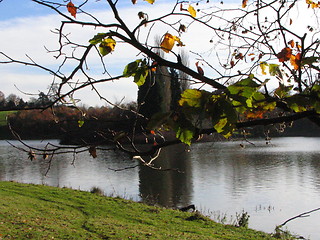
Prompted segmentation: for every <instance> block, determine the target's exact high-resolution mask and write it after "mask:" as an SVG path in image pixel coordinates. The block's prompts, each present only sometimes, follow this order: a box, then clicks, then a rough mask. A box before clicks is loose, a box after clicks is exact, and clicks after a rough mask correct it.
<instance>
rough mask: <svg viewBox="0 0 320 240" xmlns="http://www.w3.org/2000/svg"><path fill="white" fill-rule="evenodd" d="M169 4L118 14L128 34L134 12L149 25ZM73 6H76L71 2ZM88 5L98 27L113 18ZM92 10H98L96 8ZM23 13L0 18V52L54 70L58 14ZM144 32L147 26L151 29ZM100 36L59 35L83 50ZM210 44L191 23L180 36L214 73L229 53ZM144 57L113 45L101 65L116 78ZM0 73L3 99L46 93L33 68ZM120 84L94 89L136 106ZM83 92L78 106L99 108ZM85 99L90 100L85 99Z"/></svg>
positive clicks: (91, 31)
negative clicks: (145, 18)
mask: <svg viewBox="0 0 320 240" xmlns="http://www.w3.org/2000/svg"><path fill="white" fill-rule="evenodd" d="M19 1H21V0H19ZM168 2H171V4H168ZM174 2H175V1H166V2H163V1H159V3H158V2H156V4H154V5H150V4H148V3H146V2H144V1H139V4H136V5H132V4H131V2H130V1H128V2H127V3H124V2H121V5H120V8H119V14H120V16H121V17H122V18H123V19H124V21H125V22H126V23H128V27H129V28H130V29H133V28H134V27H135V26H136V25H137V24H138V23H139V22H140V21H141V20H140V19H139V18H138V16H137V13H138V12H139V11H142V12H145V13H147V14H148V16H149V19H153V18H157V17H160V16H162V15H163V14H165V13H168V12H170V11H171V10H172V9H170V6H173V4H174ZM74 3H75V4H76V2H74ZM89 3H90V4H88V9H89V10H92V9H93V10H92V13H93V15H94V16H95V17H97V18H98V19H99V20H100V21H101V22H103V23H105V24H109V23H111V22H114V18H113V13H112V12H111V11H110V10H108V8H107V7H106V3H105V1H100V2H97V3H95V4H93V3H92V2H89ZM97 4H98V5H97ZM119 4H120V3H119ZM226 5H227V4H226V3H225V4H224V6H226ZM240 5H241V4H240V3H237V5H232V4H229V5H228V7H230V8H234V6H238V7H239V6H240ZM97 6H99V7H98V8H97ZM25 7H26V9H28V12H27V13H26V16H22V15H23V14H22V13H21V12H19V14H18V15H17V17H12V18H9V17H8V14H7V15H6V17H4V18H2V19H4V20H2V21H0V32H1V38H0V46H1V49H0V51H3V52H5V53H6V54H8V55H9V56H11V57H13V58H16V59H19V60H25V61H28V60H29V59H28V57H26V55H25V54H27V55H28V56H29V57H31V58H32V59H33V60H34V61H35V62H37V63H39V64H41V65H43V66H45V67H48V68H52V69H56V70H57V69H58V67H59V65H60V64H61V63H62V62H63V60H64V56H61V57H60V58H59V59H56V58H55V57H54V56H56V55H57V52H51V53H48V51H47V50H48V49H49V50H56V49H58V48H59V43H58V40H59V36H58V35H57V34H54V33H53V31H55V30H56V29H57V28H60V23H61V20H62V18H61V17H60V16H58V15H57V14H48V12H49V11H48V9H46V8H45V7H39V6H38V5H37V7H36V8H35V14H34V16H33V15H32V12H31V11H32V8H30V7H28V8H27V6H25ZM92 7H94V8H92ZM215 7H216V9H219V7H220V5H219V3H216V6H215ZM297 7H298V6H297ZM41 9H45V10H44V11H43V14H45V15H41V12H42V10H41ZM305 9H306V5H305V6H303V8H300V7H299V11H296V12H295V14H296V16H293V17H294V18H297V17H299V16H301V15H305ZM62 10H63V9H62ZM309 10H310V9H309ZM20 11H21V9H20ZM178 11H179V10H178ZM63 12H64V13H66V14H68V12H67V11H66V9H65V10H63ZM187 14H188V13H187ZM228 14H229V15H231V14H233V12H231V11H230V12H226V13H224V17H229V15H228ZM263 14H265V15H268V13H267V12H264V13H263ZM77 19H78V20H81V19H83V20H87V19H88V16H86V15H84V14H80V13H79V14H78V15H77ZM165 20H166V21H167V22H169V23H179V22H178V17H177V16H173V17H168V18H166V19H165ZM211 21H215V22H214V26H220V25H221V24H222V22H223V21H222V20H218V18H216V19H214V20H211ZM288 21H289V20H288ZM191 22H192V20H191V18H187V19H186V20H184V21H182V22H181V23H183V24H185V25H187V26H188V25H189V24H190V23H191ZM246 24H247V23H246ZM306 24H308V22H307V21H305V22H304V25H306ZM149 26H151V24H150V25H149ZM177 26H178V24H177ZM291 27H292V28H296V29H300V28H302V23H301V21H295V19H294V20H293V24H292V26H291ZM304 29H305V28H304ZM103 31H105V30H104V29H103V28H93V27H85V26H80V25H75V24H68V25H66V26H65V28H64V33H65V34H67V36H68V39H70V40H71V41H73V42H77V43H79V44H81V45H84V46H87V45H88V44H89V43H88V40H89V39H91V38H92V37H93V36H94V35H95V34H97V33H99V32H103ZM167 31H169V32H170V33H172V34H175V33H174V30H173V29H172V28H171V27H170V26H168V25H166V24H165V23H160V24H157V25H155V26H153V27H152V29H151V31H149V28H142V29H141V31H140V32H139V40H140V41H141V42H146V41H147V40H148V41H149V43H153V41H154V38H155V36H156V35H158V36H160V37H161V36H162V35H163V34H164V33H166V32H167ZM215 38H216V35H215V33H214V31H213V30H212V29H210V28H206V29H205V28H202V27H199V25H197V24H196V23H195V22H193V23H192V25H191V27H190V28H189V29H187V32H186V33H184V34H182V35H181V40H182V42H184V43H185V45H186V46H185V47H184V48H183V49H186V51H191V52H197V53H200V54H201V55H202V56H204V57H205V58H206V60H208V61H209V62H210V63H211V64H212V65H213V66H214V67H216V68H219V69H222V68H221V66H219V60H218V59H217V55H216V53H217V52H219V54H220V60H224V58H226V57H227V54H228V49H227V48H223V47H220V48H218V47H217V45H215V44H214V43H210V40H211V39H214V40H216V39H215ZM281 48H282V47H281V46H280V45H279V50H281ZM73 50H74V49H73V48H69V50H67V51H66V52H67V53H68V54H69V55H71V54H75V56H77V57H81V54H82V53H83V49H79V50H78V51H76V52H73ZM173 51H175V52H177V53H178V52H179V47H174V48H173ZM165 56H166V58H168V59H171V60H174V61H175V60H176V59H175V58H176V57H175V55H174V54H172V53H170V54H165ZM143 57H144V56H143V55H142V54H139V52H138V51H137V50H135V49H133V48H132V47H129V46H127V45H126V44H124V43H121V42H119V41H118V42H117V45H116V48H115V51H114V52H113V53H111V54H109V55H107V56H105V57H104V58H103V60H104V64H105V66H106V68H107V70H108V72H110V74H112V75H120V74H121V73H122V71H123V69H124V67H125V65H126V64H128V63H129V62H131V61H134V60H135V59H137V58H143ZM189 58H190V67H191V68H193V69H196V66H195V62H196V61H198V59H197V58H199V56H197V55H194V54H190V57H189ZM1 59H3V58H1V57H0V60H1ZM75 64H77V62H75V61H68V62H67V63H66V64H65V66H64V67H63V69H62V70H63V72H64V73H65V74H66V75H68V74H70V72H71V71H72V69H73V68H74V67H75ZM87 64H88V67H89V71H88V73H89V74H91V75H92V77H97V78H106V77H107V75H103V74H102V73H103V72H104V70H103V68H102V65H101V62H100V58H99V56H98V55H97V53H92V54H90V55H89V57H88V61H87ZM203 69H204V71H205V74H206V75H208V76H212V77H213V76H214V75H215V74H216V73H215V72H214V71H213V70H212V69H210V68H209V67H208V66H203ZM0 71H1V73H3V74H1V75H0V81H1V83H2V88H1V89H0V90H1V91H3V92H4V93H5V94H6V95H9V94H10V93H16V94H19V95H20V93H19V92H18V91H17V90H16V88H15V87H14V85H16V86H17V87H18V88H19V89H21V90H22V91H24V92H34V93H38V92H39V91H43V92H45V91H46V89H47V88H48V85H49V84H50V81H52V76H51V75H50V74H46V73H45V72H43V71H41V70H39V69H38V70H37V69H34V68H24V67H21V66H13V65H0ZM74 80H75V81H77V80H80V81H81V80H83V79H81V77H80V76H79V79H74ZM119 83H121V84H115V83H105V84H99V85H98V87H99V89H100V91H101V93H103V94H106V96H107V97H111V98H113V99H122V97H123V96H126V98H127V99H130V100H131V99H132V100H135V99H136V93H137V87H136V85H135V84H134V83H132V81H131V80H128V79H127V80H121V81H119ZM85 92H86V91H81V93H83V95H84V96H85V97H84V100H83V101H84V103H87V104H90V105H95V104H97V103H100V101H98V100H97V97H92V91H91V89H90V88H88V95H86V94H85ZM89 93H90V94H89ZM79 96H80V95H79ZM88 96H90V98H89V97H88ZM22 97H23V96H22Z"/></svg>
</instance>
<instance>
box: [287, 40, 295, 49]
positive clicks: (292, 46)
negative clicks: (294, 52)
mask: <svg viewBox="0 0 320 240" xmlns="http://www.w3.org/2000/svg"><path fill="white" fill-rule="evenodd" d="M288 44H289V45H290V46H291V48H294V41H293V40H290V41H289V42H288Z"/></svg>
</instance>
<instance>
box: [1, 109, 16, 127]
mask: <svg viewBox="0 0 320 240" xmlns="http://www.w3.org/2000/svg"><path fill="white" fill-rule="evenodd" d="M15 112H17V111H4V112H0V127H1V126H5V125H7V116H8V115H10V114H11V113H15Z"/></svg>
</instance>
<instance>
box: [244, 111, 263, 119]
mask: <svg viewBox="0 0 320 240" xmlns="http://www.w3.org/2000/svg"><path fill="white" fill-rule="evenodd" d="M265 112H266V111H254V112H247V113H246V114H245V115H246V117H247V118H248V119H257V118H260V119H262V118H263V114H264V113H265Z"/></svg>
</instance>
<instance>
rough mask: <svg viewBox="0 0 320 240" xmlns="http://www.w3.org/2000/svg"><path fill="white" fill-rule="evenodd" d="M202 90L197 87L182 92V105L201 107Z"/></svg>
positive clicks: (180, 103) (180, 101)
mask: <svg viewBox="0 0 320 240" xmlns="http://www.w3.org/2000/svg"><path fill="white" fill-rule="evenodd" d="M202 93H203V92H202V91H200V90H197V89H187V90H185V91H184V92H183V93H182V94H181V99H180V100H179V105H180V106H189V107H195V108H199V107H201V106H202Z"/></svg>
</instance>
